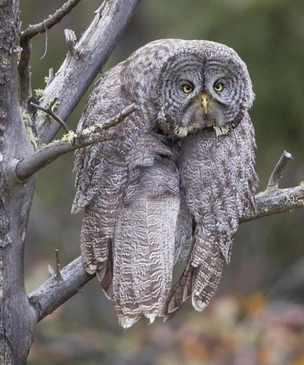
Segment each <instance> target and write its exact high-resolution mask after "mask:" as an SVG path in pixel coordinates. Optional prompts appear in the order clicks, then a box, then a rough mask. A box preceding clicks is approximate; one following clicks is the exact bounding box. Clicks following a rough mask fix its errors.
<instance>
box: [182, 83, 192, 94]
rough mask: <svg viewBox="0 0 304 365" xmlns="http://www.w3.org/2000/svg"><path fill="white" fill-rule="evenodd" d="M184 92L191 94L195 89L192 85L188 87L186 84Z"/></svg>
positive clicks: (183, 88)
mask: <svg viewBox="0 0 304 365" xmlns="http://www.w3.org/2000/svg"><path fill="white" fill-rule="evenodd" d="M182 90H183V92H184V93H185V94H189V93H191V91H192V90H193V87H192V86H191V85H188V84H184V85H183V86H182Z"/></svg>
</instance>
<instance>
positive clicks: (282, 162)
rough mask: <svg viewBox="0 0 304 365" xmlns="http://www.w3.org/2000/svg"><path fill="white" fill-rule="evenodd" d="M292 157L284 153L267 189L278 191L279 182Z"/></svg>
mask: <svg viewBox="0 0 304 365" xmlns="http://www.w3.org/2000/svg"><path fill="white" fill-rule="evenodd" d="M292 159H293V158H292V156H291V154H290V153H289V152H287V151H284V152H283V154H282V156H281V158H280V159H279V161H278V163H277V164H276V167H275V168H274V170H273V172H272V174H271V175H270V178H269V181H268V185H267V189H277V188H278V187H279V181H280V179H281V177H282V176H283V171H284V169H285V167H286V165H287V163H288V162H289V161H290V160H292Z"/></svg>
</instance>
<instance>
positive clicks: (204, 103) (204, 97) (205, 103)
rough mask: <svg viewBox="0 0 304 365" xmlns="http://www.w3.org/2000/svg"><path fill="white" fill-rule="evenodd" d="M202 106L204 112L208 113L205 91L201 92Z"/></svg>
mask: <svg viewBox="0 0 304 365" xmlns="http://www.w3.org/2000/svg"><path fill="white" fill-rule="evenodd" d="M202 107H203V110H204V113H205V114H206V115H207V114H208V95H207V93H206V92H203V93H202Z"/></svg>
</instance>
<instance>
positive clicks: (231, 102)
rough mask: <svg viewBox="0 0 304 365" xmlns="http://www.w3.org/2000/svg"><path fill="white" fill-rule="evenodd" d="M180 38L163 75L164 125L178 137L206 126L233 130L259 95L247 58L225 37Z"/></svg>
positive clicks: (161, 114) (161, 120)
mask: <svg viewBox="0 0 304 365" xmlns="http://www.w3.org/2000/svg"><path fill="white" fill-rule="evenodd" d="M179 42H180V44H179V46H178V47H176V48H175V51H174V52H173V54H171V55H169V56H168V57H167V59H165V60H164V63H163V65H162V67H161V69H160V71H159V75H158V82H157V88H158V91H157V94H158V96H159V108H160V109H159V112H158V117H157V120H158V125H159V127H160V128H161V129H162V131H163V132H164V133H165V134H166V135H168V136H172V137H178V138H181V137H184V136H186V135H187V134H188V133H191V132H193V131H195V130H198V129H202V128H205V127H213V128H214V129H215V131H216V133H217V135H218V134H225V133H228V132H229V131H230V130H231V129H233V128H236V127H237V126H238V124H239V123H240V122H241V120H242V119H243V116H244V113H245V112H246V110H248V109H249V108H250V107H251V106H252V103H253V100H254V93H253V91H252V83H251V80H250V76H249V73H248V70H247V67H246V65H245V63H244V62H243V61H242V60H241V59H240V57H239V56H238V55H237V54H236V52H235V51H234V50H233V49H231V48H229V47H227V46H225V45H222V44H219V43H215V42H209V41H179Z"/></svg>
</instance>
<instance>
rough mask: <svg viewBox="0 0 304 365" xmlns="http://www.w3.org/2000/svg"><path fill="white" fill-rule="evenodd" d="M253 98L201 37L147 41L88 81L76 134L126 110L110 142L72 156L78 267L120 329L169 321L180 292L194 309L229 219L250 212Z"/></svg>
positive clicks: (216, 263)
mask: <svg viewBox="0 0 304 365" xmlns="http://www.w3.org/2000/svg"><path fill="white" fill-rule="evenodd" d="M253 99H254V94H253V91H252V84H251V80H250V77H249V74H248V71H247V67H246V65H245V63H244V62H243V61H242V60H241V59H240V58H239V56H238V55H237V54H236V52H235V51H234V50H232V49H231V48H229V47H227V46H224V45H222V44H218V43H215V42H210V41H185V40H178V39H168V40H158V41H155V42H152V43H149V44H147V45H146V46H144V47H142V48H140V49H139V50H137V51H136V52H134V53H133V54H132V55H131V56H130V57H129V58H128V59H127V60H126V61H124V62H121V63H120V64H118V65H117V66H116V67H114V68H112V69H111V70H110V71H108V72H106V73H105V74H104V75H103V76H102V77H101V79H100V80H99V81H98V82H97V84H96V85H95V88H94V89H93V92H92V93H91V95H90V97H89V99H88V101H87V104H86V107H85V110H84V113H83V115H82V118H81V120H80V122H79V125H78V131H81V130H83V129H84V128H86V127H88V126H92V125H94V124H96V123H102V122H103V121H105V120H107V119H108V118H110V117H112V116H114V115H115V114H117V113H118V112H119V111H121V110H122V109H123V108H124V107H126V106H128V105H129V104H132V103H135V104H136V105H137V107H138V110H137V111H135V112H134V113H133V114H131V115H129V116H128V117H127V118H126V119H125V120H124V121H123V122H122V123H120V124H119V125H118V126H116V127H114V128H115V130H116V131H117V138H116V139H113V140H110V141H107V142H104V143H99V144H95V145H92V146H90V147H89V148H83V149H80V150H78V151H77V153H76V158H75V170H76V172H77V175H76V189H77V191H76V196H75V200H74V203H73V207H72V212H74V213H75V212H77V211H79V210H80V209H82V208H84V218H83V223H82V229H81V253H82V258H83V264H84V267H85V270H86V271H87V272H88V273H90V274H94V273H96V275H97V277H98V279H99V281H100V283H101V287H102V288H103V290H104V292H105V293H106V295H107V296H108V297H109V298H110V299H111V300H112V301H113V302H114V305H115V309H116V311H117V315H118V318H119V322H120V323H121V325H122V326H123V327H124V328H128V327H130V326H131V325H132V324H133V323H134V322H136V321H137V320H138V319H139V318H140V317H141V316H142V315H144V316H146V317H147V318H149V319H150V321H151V322H153V321H154V319H155V317H156V316H165V319H169V318H171V317H172V316H173V315H174V314H175V313H176V312H177V311H178V310H179V309H180V307H181V306H182V305H183V303H184V302H185V301H186V299H187V298H188V297H189V296H192V303H193V306H194V307H195V309H197V310H202V309H204V308H205V307H206V306H207V305H208V303H209V301H210V299H211V298H212V296H213V295H214V293H215V290H216V288H217V286H218V284H219V281H220V278H221V274H222V270H223V266H224V263H225V262H226V263H228V262H229V260H230V254H231V246H232V241H233V237H234V234H235V232H236V230H237V227H238V222H239V218H240V217H242V216H245V215H248V214H250V212H251V211H252V210H253V209H254V207H255V199H254V192H255V188H256V186H257V183H258V177H257V175H256V172H255V170H254V164H255V148H256V144H255V137H254V129H253V126H252V123H251V120H250V117H249V115H248V109H249V108H250V107H251V105H252V103H253ZM189 250H190V251H191V252H190V254H189V256H188V251H189ZM187 256H188V259H187V265H186V268H185V270H184V272H183V274H182V276H181V278H180V279H179V281H178V282H177V284H176V285H175V286H174V287H173V289H171V284H172V272H173V266H174V264H175V263H176V262H177V261H183V260H185V258H186V257H187ZM170 290H171V291H170Z"/></svg>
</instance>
